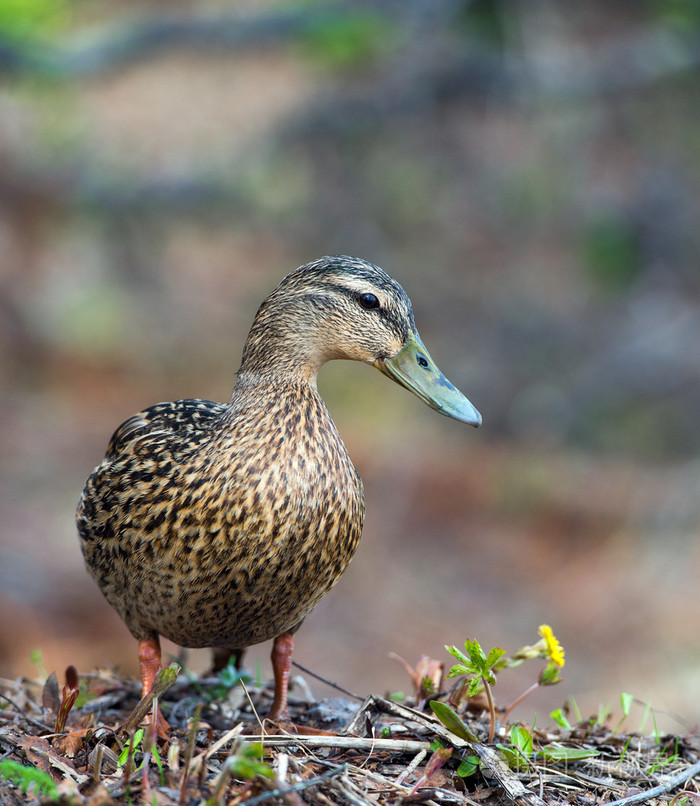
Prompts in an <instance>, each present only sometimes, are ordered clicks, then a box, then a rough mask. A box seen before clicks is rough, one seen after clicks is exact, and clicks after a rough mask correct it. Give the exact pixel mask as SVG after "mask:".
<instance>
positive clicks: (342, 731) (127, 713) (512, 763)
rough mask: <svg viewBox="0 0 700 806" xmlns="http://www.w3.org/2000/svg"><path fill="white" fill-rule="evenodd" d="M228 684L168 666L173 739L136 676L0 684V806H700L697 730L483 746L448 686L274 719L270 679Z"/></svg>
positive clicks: (296, 706)
mask: <svg viewBox="0 0 700 806" xmlns="http://www.w3.org/2000/svg"><path fill="white" fill-rule="evenodd" d="M305 671H306V672H307V673H308V670H305ZM310 674H311V673H310ZM225 679H226V677H225V675H224V680H225ZM229 682H232V683H233V684H232V685H224V686H222V677H221V676H219V677H212V678H203V679H196V678H194V677H193V676H191V675H189V674H185V673H181V670H180V667H179V666H178V665H177V664H171V666H170V667H168V668H167V669H165V670H163V671H162V672H161V674H160V675H159V678H158V681H157V683H156V685H155V686H154V693H155V697H156V703H157V707H158V708H159V709H160V710H161V712H162V713H163V714H164V716H165V718H166V719H167V720H168V722H169V724H170V732H169V736H168V738H167V739H163V738H162V737H158V736H156V735H155V730H154V728H153V727H152V724H150V723H147V724H145V725H143V724H142V722H143V719H144V717H145V716H146V715H148V714H149V713H150V712H151V710H152V708H153V705H154V702H153V699H154V697H153V694H152V695H149V696H148V697H146V698H144V699H143V700H139V695H138V692H139V688H140V685H139V683H138V682H137V681H136V680H133V679H129V678H124V677H121V676H119V675H118V674H116V673H115V672H112V671H106V670H99V671H95V672H92V673H91V674H88V675H83V676H80V678H79V679H78V676H77V673H76V672H75V670H74V669H73V668H72V667H69V669H68V670H67V675H66V683H65V685H64V686H63V687H62V688H59V685H58V682H57V679H56V677H55V675H51V676H49V677H48V678H47V680H46V682H45V683H43V684H42V683H39V682H36V681H32V680H28V679H25V678H20V679H18V680H14V681H12V680H2V679H0V806H5V804H24V803H62V804H63V803H65V804H72V806H81V805H84V806H109V805H110V804H122V803H124V804H132V803H148V804H154V806H171V805H172V806H189V805H190V804H206V806H216V805H217V804H227V806H236V805H237V804H246V806H255V805H256V804H286V805H287V806H301V805H302V804H312V805H313V806H330V805H332V804H347V805H348V806H383V805H384V804H387V806H398V804H423V803H425V804H429V806H434V805H436V804H468V805H469V806H478V805H479V804H483V806H496V805H497V804H498V806H501V804H517V806H543V804H571V806H587V804H591V806H593V804H615V806H628V804H633V803H643V802H648V803H652V804H657V803H669V804H672V806H700V736H699V735H698V732H697V730H695V731H693V732H689V733H687V734H685V735H683V736H674V735H652V736H645V735H641V734H637V733H627V734H622V733H620V732H619V724H618V725H616V726H615V727H613V728H610V726H609V725H607V724H606V723H603V724H601V723H600V721H598V720H596V719H594V718H592V719H589V720H580V721H579V722H578V723H577V724H575V725H573V726H571V727H567V728H554V729H551V730H550V729H548V730H543V729H540V728H537V729H531V728H529V727H528V726H526V725H522V724H521V723H517V722H513V723H509V724H508V725H502V724H500V723H499V724H498V726H497V730H496V735H495V737H494V741H493V742H489V741H488V736H489V733H490V731H491V729H492V725H491V720H490V717H489V716H488V715H487V713H486V711H485V710H481V711H480V710H479V709H478V708H477V709H476V711H475V710H474V704H473V703H472V704H471V707H469V708H463V709H460V713H457V712H456V711H455V710H454V709H453V708H452V707H451V706H450V705H448V702H449V701H450V692H439V693H437V694H433V695H430V696H429V697H426V691H425V690H424V689H423V690H421V689H420V686H419V685H416V697H415V699H413V700H412V699H410V698H406V700H405V701H404V702H395V701H393V700H391V699H387V698H384V697H378V696H370V697H367V698H366V699H365V700H361V698H355V697H354V695H349V694H348V693H347V692H345V696H342V697H333V698H329V699H326V700H321V701H319V702H311V703H310V702H307V699H308V696H307V697H305V698H302V699H295V698H294V694H295V690H292V692H291V696H290V718H291V724H287V725H281V726H278V725H275V724H272V723H270V722H268V721H266V720H265V719H264V718H262V719H261V717H260V716H259V715H260V714H264V713H265V712H266V710H267V708H268V707H269V704H270V700H271V690H270V685H269V684H268V685H264V686H260V687H256V686H254V685H252V684H251V682H250V681H248V682H247V683H246V679H245V677H244V676H241V675H236V676H235V681H234V677H231V678H230V681H229ZM418 682H420V681H417V683H418ZM297 688H299V687H298V686H297ZM78 689H79V692H80V693H79V694H78V693H77V692H78ZM306 691H307V695H308V687H306ZM501 711H503V709H501ZM438 717H439V718H438ZM523 737H524V738H523Z"/></svg>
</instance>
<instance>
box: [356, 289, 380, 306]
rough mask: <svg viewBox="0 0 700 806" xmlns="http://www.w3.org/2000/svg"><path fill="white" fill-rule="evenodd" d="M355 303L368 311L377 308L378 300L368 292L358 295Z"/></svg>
mask: <svg viewBox="0 0 700 806" xmlns="http://www.w3.org/2000/svg"><path fill="white" fill-rule="evenodd" d="M357 301H358V302H359V303H360V305H361V306H362V307H363V308H365V309H366V310H368V311H370V310H372V309H374V308H378V307H379V300H378V299H377V297H376V296H375V295H374V294H370V293H369V292H367V293H365V294H360V295H359V297H358V298H357Z"/></svg>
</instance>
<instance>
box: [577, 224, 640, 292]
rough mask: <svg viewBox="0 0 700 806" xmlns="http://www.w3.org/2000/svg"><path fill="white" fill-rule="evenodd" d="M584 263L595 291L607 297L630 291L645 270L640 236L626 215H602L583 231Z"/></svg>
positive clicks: (582, 248)
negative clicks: (607, 295)
mask: <svg viewBox="0 0 700 806" xmlns="http://www.w3.org/2000/svg"><path fill="white" fill-rule="evenodd" d="M581 252H582V263H583V267H584V269H585V270H586V273H587V274H588V277H589V279H590V280H591V282H592V284H593V286H594V288H595V289H596V290H598V291H600V292H602V293H604V294H621V293H623V292H625V291H628V290H629V289H630V288H631V286H632V284H633V283H634V281H635V280H636V279H637V278H638V277H639V275H640V274H641V272H642V269H643V261H642V254H641V246H640V243H639V233H638V231H637V228H636V227H635V225H634V223H632V222H631V221H629V220H628V219H627V218H625V217H624V216H622V215H615V214H609V215H600V216H597V217H595V218H593V219H592V220H591V221H590V222H589V223H588V225H587V226H585V227H584V229H583V234H582V244H581Z"/></svg>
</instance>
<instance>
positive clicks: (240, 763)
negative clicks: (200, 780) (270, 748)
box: [207, 742, 275, 804]
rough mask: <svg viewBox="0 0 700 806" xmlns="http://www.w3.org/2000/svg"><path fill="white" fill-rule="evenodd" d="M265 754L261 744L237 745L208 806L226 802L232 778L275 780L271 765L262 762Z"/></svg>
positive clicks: (225, 764) (217, 782) (219, 778)
mask: <svg viewBox="0 0 700 806" xmlns="http://www.w3.org/2000/svg"><path fill="white" fill-rule="evenodd" d="M264 753H265V748H264V747H263V745H262V744H261V743H260V742H246V743H243V744H239V745H237V746H236V747H235V748H234V751H233V752H232V753H231V755H230V756H229V757H228V758H227V759H226V761H225V762H224V764H223V767H222V769H221V773H220V774H219V777H218V778H217V779H216V781H215V783H214V786H213V790H212V795H211V797H210V798H209V799H208V800H207V804H218V803H223V802H224V801H225V798H224V795H225V792H226V786H227V784H228V782H229V781H230V780H231V778H237V779H238V780H242V781H250V780H252V779H253V778H257V777H262V778H268V779H274V777H275V773H274V771H273V770H272V768H271V767H270V765H269V764H267V763H266V762H265V761H263V760H262V759H263V755H264Z"/></svg>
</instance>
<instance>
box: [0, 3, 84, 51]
mask: <svg viewBox="0 0 700 806" xmlns="http://www.w3.org/2000/svg"><path fill="white" fill-rule="evenodd" d="M71 5H72V0H2V2H0V37H5V38H8V39H11V40H14V41H18V42H21V41H23V40H37V39H48V38H51V37H53V36H55V34H56V33H57V32H59V31H62V30H63V29H65V27H66V24H67V23H68V22H69V20H70V6H71Z"/></svg>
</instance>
